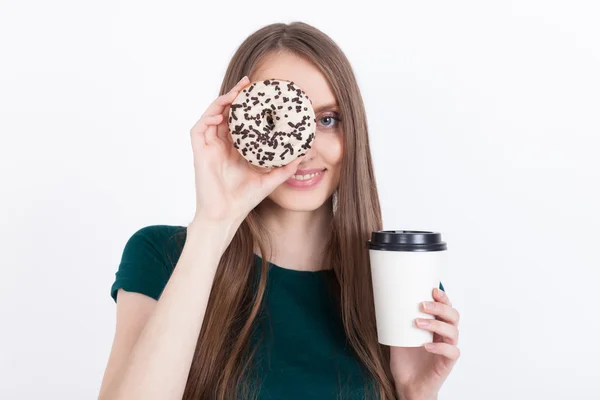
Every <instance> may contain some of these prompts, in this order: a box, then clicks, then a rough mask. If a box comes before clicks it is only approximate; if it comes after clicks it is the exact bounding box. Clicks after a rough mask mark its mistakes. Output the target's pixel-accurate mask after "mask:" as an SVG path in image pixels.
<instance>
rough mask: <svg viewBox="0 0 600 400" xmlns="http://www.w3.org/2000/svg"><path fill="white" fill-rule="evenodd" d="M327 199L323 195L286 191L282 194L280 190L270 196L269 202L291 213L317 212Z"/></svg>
mask: <svg viewBox="0 0 600 400" xmlns="http://www.w3.org/2000/svg"><path fill="white" fill-rule="evenodd" d="M277 192H278V193H277ZM327 199H328V196H324V195H323V194H317V193H310V192H303V191H293V190H292V191H290V190H285V192H284V193H282V191H279V189H278V190H276V192H273V193H272V194H271V195H270V196H269V200H271V201H272V202H273V203H275V204H276V205H277V206H279V207H280V208H283V209H285V210H289V211H315V210H318V209H319V208H321V207H322V206H323V204H325V202H326V201H327Z"/></svg>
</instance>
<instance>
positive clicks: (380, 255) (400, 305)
mask: <svg viewBox="0 0 600 400" xmlns="http://www.w3.org/2000/svg"><path fill="white" fill-rule="evenodd" d="M446 253H447V251H446V250H442V251H390V250H373V249H370V250H369V255H370V259H371V277H372V281H373V295H374V301H375V317H376V320H377V336H378V341H379V343H381V344H385V345H388V346H398V347H419V346H422V345H424V344H425V343H429V342H432V341H433V333H432V332H429V331H426V330H424V329H421V328H418V327H417V326H416V325H415V318H429V319H433V318H435V317H434V316H433V315H431V314H426V313H424V312H422V311H421V310H420V303H422V302H423V301H433V294H432V291H433V289H434V288H436V287H439V285H440V281H441V278H442V274H443V273H444V268H445V257H446Z"/></svg>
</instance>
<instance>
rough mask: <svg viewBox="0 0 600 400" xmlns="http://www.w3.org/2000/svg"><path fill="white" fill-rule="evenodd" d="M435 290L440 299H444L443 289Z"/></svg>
mask: <svg viewBox="0 0 600 400" xmlns="http://www.w3.org/2000/svg"><path fill="white" fill-rule="evenodd" d="M435 290H437V294H438V296H440V297H444V291H443V290H442V289H440V288H436V289H435Z"/></svg>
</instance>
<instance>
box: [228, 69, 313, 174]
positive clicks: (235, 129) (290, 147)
mask: <svg viewBox="0 0 600 400" xmlns="http://www.w3.org/2000/svg"><path fill="white" fill-rule="evenodd" d="M228 126H229V131H230V133H231V138H232V141H233V146H234V147H235V148H236V149H237V151H238V152H239V153H240V154H241V155H242V157H244V158H245V159H246V160H247V161H248V162H249V163H251V164H253V165H257V166H260V167H265V168H276V167H282V166H284V165H287V164H289V163H290V162H292V161H294V160H295V159H297V158H298V157H301V156H303V155H305V154H306V152H307V151H308V150H309V149H310V148H311V146H312V143H313V140H314V138H315V131H316V128H317V120H316V118H315V112H314V110H313V107H312V101H311V100H310V99H309V98H308V96H307V95H306V93H305V92H304V91H303V90H302V89H300V88H299V87H298V85H296V84H295V83H294V82H292V81H286V80H282V79H267V80H264V81H255V82H252V83H250V84H249V85H248V86H246V88H244V89H243V90H242V91H240V93H239V94H238V95H237V97H236V98H235V99H234V101H233V102H232V103H231V105H230V109H229V119H228Z"/></svg>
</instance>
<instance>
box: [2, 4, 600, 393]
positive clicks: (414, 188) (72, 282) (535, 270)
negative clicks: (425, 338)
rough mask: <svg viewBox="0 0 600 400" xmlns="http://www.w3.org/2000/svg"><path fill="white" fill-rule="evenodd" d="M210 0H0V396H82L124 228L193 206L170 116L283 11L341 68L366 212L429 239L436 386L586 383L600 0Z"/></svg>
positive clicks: (594, 334) (599, 164) (590, 380)
mask: <svg viewBox="0 0 600 400" xmlns="http://www.w3.org/2000/svg"><path fill="white" fill-rule="evenodd" d="M206 3H207V2H203V1H194V2H192V1H171V2H169V3H167V2H154V1H132V0H118V1H117V0H113V1H97V2H86V1H61V0H57V1H39V0H38V1H23V0H20V1H16V0H10V1H8V2H7V1H2V2H1V8H0V41H1V42H0V58H1V61H0V112H1V114H0V133H1V142H0V174H1V176H0V202H1V207H0V247H1V254H2V257H1V259H0V260H1V261H0V263H1V264H0V267H1V271H0V398H2V399H39V398H44V399H64V400H67V399H93V398H95V397H96V396H97V392H98V389H99V385H100V380H101V377H102V373H103V370H104V367H105V363H106V360H107V357H108V353H109V349H110V345H111V342H112V335H113V332H114V322H115V305H114V303H113V301H112V299H111V298H110V296H109V289H110V285H111V284H112V281H113V277H114V273H115V271H116V268H117V266H118V262H119V258H120V256H121V251H122V250H123V246H124V244H125V242H126V240H127V239H128V238H129V236H130V235H131V234H133V232H135V231H136V230H137V229H139V228H141V227H143V226H146V225H152V224H172V225H185V224H187V223H188V222H189V221H190V219H191V217H192V216H193V212H194V182H193V166H192V158H191V156H192V153H191V147H190V139H189V129H190V128H191V127H192V125H193V124H194V123H195V122H196V120H197V119H198V118H199V116H200V114H201V113H202V112H203V111H204V109H205V107H206V106H207V105H208V103H209V102H210V101H212V100H213V98H214V97H216V95H217V91H218V88H219V86H220V83H221V79H222V77H223V73H224V71H225V67H226V65H227V63H228V61H229V58H230V57H231V56H232V55H233V52H234V51H235V48H236V47H237V46H238V45H239V44H240V43H241V42H242V40H243V39H244V38H245V37H246V36H248V35H249V34H250V33H252V32H253V31H254V30H256V29H258V28H260V27H262V26H263V25H266V24H268V23H271V22H291V21H293V20H303V21H305V22H308V23H311V24H313V25H314V26H316V27H317V28H319V29H321V30H323V31H324V32H325V33H327V34H329V35H330V36H331V37H332V38H333V39H334V40H335V41H337V43H338V44H339V45H340V46H341V47H342V49H343V50H344V51H345V53H346V55H347V56H348V58H349V59H350V61H351V63H352V65H353V67H354V69H355V72H356V75H357V78H358V81H359V85H360V87H361V89H362V93H363V95H364V100H365V104H366V107H367V113H368V122H369V126H370V132H371V140H372V151H373V156H374V163H375V169H376V175H377V179H378V184H379V189H380V195H381V200H382V206H383V212H384V220H385V227H386V228H389V229H423V230H437V231H440V232H442V233H443V235H444V238H445V239H446V240H447V242H448V245H449V260H450V261H449V272H450V274H449V277H448V279H447V281H446V282H445V283H446V288H447V290H448V293H449V295H450V298H451V300H452V301H453V303H454V306H455V307H456V308H457V309H458V310H459V311H460V312H461V316H462V320H461V338H460V346H459V347H460V348H461V351H462V357H461V359H460V360H459V362H458V364H457V365H456V367H455V369H454V371H453V373H452V374H451V376H450V377H449V378H448V380H447V381H446V384H445V385H444V387H443V388H442V391H441V393H440V399H460V400H465V399H468V400H481V399H486V400H505V399H553V400H554V399H592V398H595V399H598V398H600V394H598V388H597V383H598V381H599V379H600V366H599V364H598V360H599V359H600V340H599V338H600V335H599V333H600V322H599V319H598V315H599V313H600V311H599V310H600V307H599V305H600V303H599V301H598V295H597V293H598V285H599V283H600V274H599V272H598V269H599V268H600V255H599V254H600V252H599V250H598V247H599V239H600V237H599V236H600V216H599V214H600V213H599V207H600V206H599V205H600V193H599V182H600V161H599V160H600V157H598V153H599V151H600V139H598V137H599V135H600V113H599V112H600V45H599V41H598V38H599V37H600V24H598V20H599V17H600V7H599V6H598V3H597V2H594V1H592V0H590V1H587V2H583V1H573V0H570V1H568V2H567V1H562V2H557V1H547V0H546V1H542V0H537V1H532V0H519V1H517V0H514V1H507V0H503V1H490V0H487V1H465V0H460V1H450V2H448V1H439V2H437V1H421V2H399V3H398V2H395V5H394V6H393V7H395V8H394V9H391V8H390V7H392V2H390V3H383V2H376V1H369V2H366V3H365V2H361V5H360V9H359V8H356V7H354V6H350V5H348V2H339V3H337V4H334V3H333V2H326V1H316V2H313V1H303V2H300V3H299V2H289V4H287V2H277V3H274V5H271V6H267V5H266V3H265V4H264V5H263V4H261V5H258V4H255V5H251V3H249V2H231V1H229V2H226V3H224V4H222V5H216V3H214V2H212V3H211V4H206ZM392 126H393V127H394V128H390V127H392Z"/></svg>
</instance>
